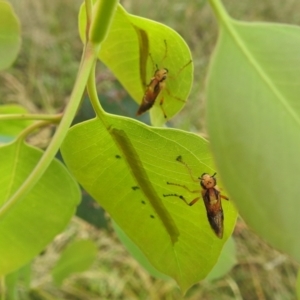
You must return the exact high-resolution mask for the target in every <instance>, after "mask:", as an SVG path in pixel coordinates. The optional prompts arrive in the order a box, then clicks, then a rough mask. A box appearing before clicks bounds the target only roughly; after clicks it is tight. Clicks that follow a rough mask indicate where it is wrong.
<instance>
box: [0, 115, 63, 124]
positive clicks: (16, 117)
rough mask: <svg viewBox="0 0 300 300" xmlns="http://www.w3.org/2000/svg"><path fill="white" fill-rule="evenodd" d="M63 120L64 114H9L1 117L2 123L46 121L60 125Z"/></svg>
mask: <svg viewBox="0 0 300 300" xmlns="http://www.w3.org/2000/svg"><path fill="white" fill-rule="evenodd" d="M61 118H62V114H56V115H46V114H7V115H0V121H3V120H44V121H52V123H58V122H59V121H60V120H61Z"/></svg>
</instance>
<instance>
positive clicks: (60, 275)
mask: <svg viewBox="0 0 300 300" xmlns="http://www.w3.org/2000/svg"><path fill="white" fill-rule="evenodd" d="M96 255H97V247H96V245H95V243H94V242H92V241H91V240H80V241H76V242H73V243H72V244H70V245H68V247H67V248H66V249H65V250H64V251H63V252H62V254H61V256H60V258H59V260H58V261H57V263H56V265H55V267H54V269H53V270H52V277H53V280H54V282H55V283H56V284H57V285H61V284H62V282H63V281H64V279H66V278H67V277H69V276H70V275H71V274H73V273H77V272H83V271H86V270H87V269H88V268H89V267H90V266H91V264H92V263H93V261H94V260H95V258H96Z"/></svg>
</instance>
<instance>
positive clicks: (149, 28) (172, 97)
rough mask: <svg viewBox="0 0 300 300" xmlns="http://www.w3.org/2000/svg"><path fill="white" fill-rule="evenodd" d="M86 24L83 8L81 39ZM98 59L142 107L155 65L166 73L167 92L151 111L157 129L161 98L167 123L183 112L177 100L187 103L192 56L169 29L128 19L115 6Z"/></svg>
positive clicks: (82, 9)
mask: <svg viewBox="0 0 300 300" xmlns="http://www.w3.org/2000/svg"><path fill="white" fill-rule="evenodd" d="M85 22H86V13H85V6H83V7H82V8H81V11H80V14H79V26H80V35H81V38H82V39H84V34H85ZM165 41H166V45H165ZM149 54H151V57H152V59H151V57H150V56H149ZM99 58H100V59H101V60H102V61H103V62H104V63H105V64H106V65H107V66H108V67H109V69H110V70H111V71H112V72H113V73H114V75H115V76H116V77H117V78H118V80H119V81H120V82H121V83H122V85H123V86H124V87H125V88H126V90H127V91H128V92H129V94H130V95H131V97H132V98H133V99H134V100H135V101H136V102H137V103H138V104H140V103H141V101H142V98H143V96H144V94H145V89H146V86H147V85H148V84H149V83H150V80H151V78H152V77H153V75H154V72H155V70H156V65H155V64H157V66H158V68H167V69H168V70H169V78H167V80H166V89H165V90H163V91H162V92H161V94H160V95H159V97H158V99H157V100H156V103H157V105H155V106H154V107H153V108H152V109H151V110H150V115H151V121H152V124H154V125H157V126H159V125H162V124H163V123H165V122H166V120H165V118H164V116H163V113H162V110H161V108H160V107H159V105H158V103H159V101H160V98H161V97H164V104H163V105H164V109H165V111H166V114H167V117H168V119H171V118H172V117H173V116H174V115H175V114H176V113H178V112H179V110H181V109H182V108H183V106H184V102H183V101H180V100H178V99H176V98H179V99H181V100H186V99H187V97H188V95H189V92H190V89H191V86H192V80H193V64H192V63H190V64H188V63H189V62H190V61H191V53H190V50H189V48H188V46H187V44H186V43H185V41H184V40H183V39H182V37H181V36H180V35H178V33H177V32H175V31H174V30H172V29H171V28H170V27H167V26H165V25H163V24H161V23H157V22H154V21H152V20H148V19H144V18H140V17H137V16H133V15H130V14H128V13H127V12H126V11H125V10H124V8H122V7H121V6H118V9H117V10H116V13H115V17H114V20H113V23H112V26H111V30H110V32H109V34H108V36H107V38H106V40H105V41H104V43H103V44H102V47H101V51H100V53H99ZM152 60H153V61H152ZM187 64H188V65H187ZM167 90H168V91H169V93H168V92H167Z"/></svg>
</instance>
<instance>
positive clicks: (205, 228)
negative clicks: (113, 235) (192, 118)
mask: <svg viewBox="0 0 300 300" xmlns="http://www.w3.org/2000/svg"><path fill="white" fill-rule="evenodd" d="M105 120H106V125H107V126H108V128H109V129H107V128H106V127H104V126H103V125H102V124H101V122H100V121H99V119H93V120H91V121H87V122H83V123H81V124H78V125H76V126H74V127H72V128H71V129H70V132H69V134H68V136H67V137H66V139H65V141H64V143H63V145H62V147H61V151H62V155H63V158H64V160H65V162H66V164H67V166H68V168H69V169H70V170H71V171H72V173H73V174H74V176H75V177H76V178H77V180H78V181H79V182H80V184H81V185H82V186H83V187H84V188H85V189H86V190H87V191H88V192H89V194H91V195H92V196H93V198H94V199H96V200H97V201H98V202H99V203H100V204H101V206H103V207H104V209H105V210H106V211H108V212H109V213H110V215H111V217H112V218H113V219H114V220H115V221H116V223H117V224H118V225H119V226H120V227H121V228H122V230H124V232H125V233H126V234H127V235H128V236H129V238H130V239H132V241H134V242H135V243H136V244H137V246H138V247H139V248H140V249H141V250H142V251H143V252H144V253H145V255H146V256H147V258H148V259H149V261H150V262H151V263H152V264H153V266H154V267H155V268H156V269H157V270H159V271H160V272H162V273H164V274H166V275H168V276H171V277H173V278H174V279H176V281H177V282H178V284H179V285H180V286H181V287H182V289H183V290H186V289H187V288H188V287H189V286H191V285H192V284H194V283H195V282H197V281H199V280H200V279H202V278H204V277H205V276H206V275H207V274H208V273H209V271H210V269H211V268H212V267H213V265H214V264H215V263H216V261H217V259H218V256H219V255H220V252H221V249H222V246H223V244H224V243H225V241H226V239H227V238H228V237H229V236H230V234H231V232H232V229H233V226H234V224H235V219H236V211H235V210H234V208H233V207H232V204H231V203H230V202H227V201H223V207H224V213H225V216H226V217H225V224H224V227H225V234H224V238H223V239H218V238H217V237H216V236H215V234H214V232H213V231H212V230H211V228H210V226H209V223H208V220H207V217H206V211H205V208H204V205H203V203H202V202H199V203H198V204H197V205H195V206H193V207H189V206H187V205H186V204H185V203H184V202H183V201H182V200H180V199H179V198H177V197H163V195H164V194H172V193H178V194H179V193H180V194H182V195H184V197H185V198H186V199H190V200H192V199H193V198H195V194H191V193H189V192H188V191H186V190H185V189H183V188H180V187H174V186H170V185H168V184H167V182H172V183H181V184H185V185H187V186H188V187H189V188H190V189H191V190H199V193H200V187H199V183H195V182H193V181H192V179H191V177H190V174H189V171H188V169H187V168H186V167H185V166H184V165H182V164H181V163H179V162H178V161H177V160H176V158H177V157H178V156H179V155H181V156H182V158H183V159H184V161H185V162H186V163H187V164H188V165H189V166H190V167H191V169H192V171H193V173H194V177H195V178H197V176H200V175H201V174H202V173H204V172H208V173H212V172H213V163H212V158H211V156H210V152H209V149H208V143H207V142H206V141H205V140H204V139H201V138H200V137H198V136H196V135H194V134H190V133H186V132H183V131H179V130H174V129H158V128H150V127H148V126H146V125H143V124H141V123H139V122H137V121H134V120H132V119H127V118H122V117H115V116H112V115H107V116H106V118H105ZM120 136H121V138H120ZM141 137H145V139H141ZM72 149H76V151H74V150H72ZM100 149H101V151H100ZM133 149H134V150H133ZM199 193H198V195H196V196H199ZM114 199H115V200H114ZM224 202H226V203H224ZM207 257H209V259H207ZM196 263H197V264H199V265H200V266H201V267H199V268H194V265H195V264H196Z"/></svg>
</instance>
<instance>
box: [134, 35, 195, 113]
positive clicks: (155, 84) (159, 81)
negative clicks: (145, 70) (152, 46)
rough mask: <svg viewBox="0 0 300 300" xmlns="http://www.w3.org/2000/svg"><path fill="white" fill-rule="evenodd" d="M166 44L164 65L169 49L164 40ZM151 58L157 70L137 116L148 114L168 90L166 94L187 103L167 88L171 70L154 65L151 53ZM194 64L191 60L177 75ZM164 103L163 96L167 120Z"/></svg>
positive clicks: (163, 110) (161, 102) (161, 101)
mask: <svg viewBox="0 0 300 300" xmlns="http://www.w3.org/2000/svg"><path fill="white" fill-rule="evenodd" d="M164 43H165V55H164V57H163V59H162V62H161V64H162V63H163V61H164V60H165V58H166V57H167V55H168V48H167V41H166V40H164ZM149 57H150V58H151V60H152V64H153V66H155V67H156V70H155V72H154V75H153V77H152V78H151V79H150V83H149V84H148V85H147V87H146V90H145V93H144V96H143V98H142V102H141V104H140V106H139V108H138V111H137V113H136V114H137V115H138V116H139V115H141V114H143V113H144V112H146V111H147V110H149V109H150V108H151V107H152V106H153V105H154V103H155V101H156V99H157V98H158V96H159V95H160V94H161V92H162V91H163V90H166V92H167V93H168V94H169V95H170V96H171V97H172V98H175V99H176V100H178V101H182V102H186V101H185V100H182V99H180V98H178V97H176V96H173V95H171V93H170V92H169V90H168V89H167V88H166V80H167V78H168V73H169V70H168V69H167V68H158V65H157V64H155V63H154V60H153V58H152V55H151V53H149ZM191 62H192V60H190V61H189V62H188V63H187V64H185V65H184V66H183V67H182V68H181V69H180V70H179V71H178V73H177V76H178V75H179V73H180V72H181V71H182V70H183V69H184V68H185V67H186V66H188V65H189V64H190V63H191ZM177 76H176V77H177ZM163 103H164V97H163V96H162V97H161V98H160V101H159V104H160V108H161V110H162V113H163V115H164V117H165V119H167V114H166V112H165V109H164V107H163Z"/></svg>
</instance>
